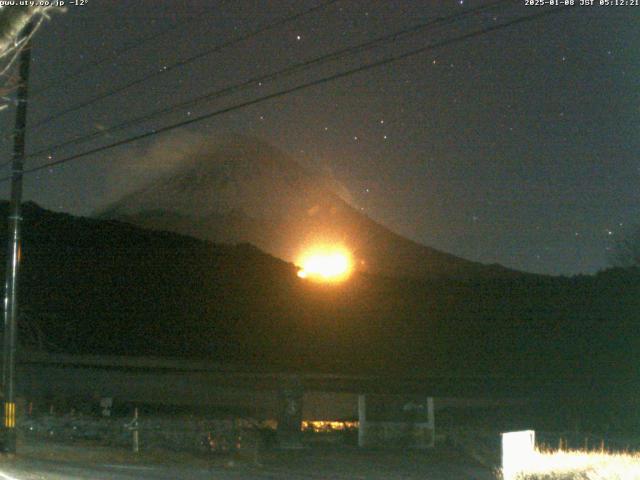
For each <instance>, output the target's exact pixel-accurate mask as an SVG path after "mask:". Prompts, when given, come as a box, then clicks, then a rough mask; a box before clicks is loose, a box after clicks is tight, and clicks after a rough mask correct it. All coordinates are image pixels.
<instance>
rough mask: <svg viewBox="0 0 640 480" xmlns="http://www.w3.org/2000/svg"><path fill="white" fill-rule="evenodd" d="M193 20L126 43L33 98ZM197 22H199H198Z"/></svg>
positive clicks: (53, 83)
mask: <svg viewBox="0 0 640 480" xmlns="http://www.w3.org/2000/svg"><path fill="white" fill-rule="evenodd" d="M200 20H202V18H201V19H200ZM190 21H191V20H190V19H189V20H183V21H181V22H178V23H176V24H174V25H171V26H170V27H167V28H163V29H161V30H160V31H158V32H155V33H152V34H151V35H149V36H148V37H143V38H140V39H136V40H132V41H131V42H129V43H125V44H124V45H123V46H122V47H120V48H118V49H116V50H114V51H113V53H112V54H111V55H106V56H104V57H102V58H101V59H98V60H93V61H91V62H87V63H85V64H84V65H81V66H80V67H79V68H78V69H76V70H74V71H73V72H71V73H69V74H64V75H60V76H59V77H57V78H54V79H53V80H50V81H49V85H47V86H45V87H42V88H41V89H39V90H36V91H35V92H34V93H33V94H32V96H37V95H41V94H42V93H44V92H47V91H49V90H51V89H52V88H56V87H59V86H60V85H66V84H67V83H68V82H69V80H71V79H73V78H75V77H78V76H80V75H83V74H84V73H86V72H88V71H90V70H93V69H94V68H96V67H99V66H100V65H103V64H105V63H107V62H111V61H113V60H116V59H117V58H118V57H120V56H122V55H124V54H125V53H127V52H129V51H131V50H135V49H137V48H140V47H142V46H144V45H145V44H147V43H149V42H151V41H153V40H155V39H156V38H158V37H162V36H164V35H166V34H167V33H169V32H171V31H172V30H176V29H177V28H179V27H181V26H182V25H185V24H186V23H189V22H190ZM196 21H197V20H196Z"/></svg>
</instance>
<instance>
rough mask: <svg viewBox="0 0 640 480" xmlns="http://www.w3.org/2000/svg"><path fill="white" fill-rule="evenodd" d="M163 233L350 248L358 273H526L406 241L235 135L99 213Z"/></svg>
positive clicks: (285, 160)
mask: <svg viewBox="0 0 640 480" xmlns="http://www.w3.org/2000/svg"><path fill="white" fill-rule="evenodd" d="M98 215H99V217H101V218H105V219H116V220H121V221H124V222H128V223H131V224H134V225H138V226H142V227H145V228H150V229H154V230H167V231H173V232H177V233H181V234H185V235H189V236H193V237H196V238H200V239H204V240H210V241H213V242H219V243H231V244H236V243H250V244H253V245H255V246H257V247H258V248H260V249H262V250H264V251H266V252H268V253H270V254H272V255H275V256H277V257H279V258H282V259H284V260H286V261H290V262H293V263H296V262H297V261H298V258H299V256H300V254H301V253H302V252H303V251H304V250H306V249H308V248H310V247H313V246H317V245H327V244H331V245H334V244H340V245H342V246H344V247H346V248H347V249H348V250H349V251H350V252H351V253H352V256H353V258H354V260H355V264H356V268H357V269H358V270H359V271H363V272H367V273H374V274H383V275H388V276H396V277H398V276H401V277H411V278H480V277H483V278H486V277H490V278H491V277H503V276H512V275H517V274H518V273H517V272H514V271H512V270H509V269H507V268H505V267H502V266H500V265H482V264H480V263H476V262H472V261H468V260H465V259H462V258H459V257H456V256H454V255H451V254H448V253H444V252H441V251H438V250H435V249H433V248H429V247H426V246H424V245H420V244H418V243H416V242H413V241H411V240H409V239H406V238H404V237H402V236H400V235H398V234H396V233H394V232H392V231H391V230H389V229H388V228H386V227H384V226H383V225H380V224H379V223H377V222H375V221H374V220H372V219H371V218H369V217H367V216H366V215H364V214H362V213H361V212H359V211H358V210H357V209H356V208H354V207H353V206H351V205H350V204H349V203H348V202H347V201H345V200H344V199H343V198H342V197H341V196H340V195H338V194H337V193H336V189H335V185H334V184H332V182H331V181H330V180H329V179H328V178H326V177H323V176H322V175H317V174H314V173H312V172H311V171H309V170H307V169H305V168H304V167H303V166H301V165H300V164H299V163H297V162H296V161H295V160H293V159H292V158H290V157H289V156H287V155H286V154H285V153H283V152H282V151H280V150H279V149H277V148H275V147H273V146H271V145H269V144H267V143H265V142H262V141H260V140H256V139H253V138H248V137H243V136H234V137H232V138H230V139H228V140H226V141H225V142H221V143H217V144H214V143H206V144H205V145H204V146H203V147H201V148H198V149H194V150H193V152H192V153H191V154H190V155H189V156H188V158H187V159H186V161H185V162H183V164H182V165H181V166H180V167H179V168H177V169H173V170H172V171H171V172H168V173H167V174H165V175H163V176H161V177H159V178H156V179H154V180H153V181H150V182H148V183H147V184H146V185H144V186H143V187H141V188H138V189H136V190H134V191H133V192H130V193H129V194H127V195H126V196H124V197H123V198H121V199H119V200H118V201H116V202H114V203H113V204H111V205H109V206H108V207H107V208H105V209H103V210H102V211H101V212H99V214H98Z"/></svg>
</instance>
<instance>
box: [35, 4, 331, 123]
mask: <svg viewBox="0 0 640 480" xmlns="http://www.w3.org/2000/svg"><path fill="white" fill-rule="evenodd" d="M338 1H339V0H326V1H324V2H322V3H321V4H320V5H317V6H315V7H312V8H309V9H307V10H304V11H302V12H298V13H295V14H293V15H290V16H287V17H283V18H280V19H278V20H276V21H274V22H271V23H268V24H266V25H263V26H261V27H258V28H257V29H255V30H252V31H251V32H249V33H246V34H245V35H242V36H240V37H238V38H235V39H233V40H229V41H226V42H223V43H221V44H219V45H216V46H214V47H213V48H210V49H208V50H205V51H204V52H200V53H197V54H195V55H192V56H191V57H188V58H185V59H183V60H179V61H177V62H175V63H173V64H171V65H167V66H164V67H162V68H161V69H160V70H155V71H153V72H151V73H149V74H147V75H145V76H143V77H139V78H137V79H135V80H132V81H131V82H129V83H127V84H125V85H122V86H120V87H117V88H114V89H112V90H109V91H107V92H104V93H101V94H100V95H97V96H95V97H93V98H90V99H89V100H85V101H83V102H80V103H77V104H75V105H72V106H71V107H68V108H66V109H64V110H61V111H60V112H58V113H54V114H51V115H49V116H47V117H44V118H43V119H41V120H40V121H38V122H36V123H35V124H34V125H32V127H31V128H32V129H35V128H38V127H41V126H42V125H45V124H47V123H50V122H51V121H53V120H55V119H56V118H59V117H61V116H63V115H66V114H68V113H71V112H75V111H76V110H80V109H81V108H84V107H86V106H89V105H91V104H92V103H95V102H97V101H99V100H104V99H105V98H108V97H111V96H113V95H117V94H118V93H121V92H123V91H125V90H127V89H129V88H131V87H134V86H136V85H140V84H142V83H145V82H147V81H149V80H151V79H152V78H155V77H157V76H159V75H162V74H164V73H167V72H169V71H171V70H174V69H176V68H181V67H184V66H185V65H188V64H190V63H192V62H195V61H196V60H199V59H200V58H203V57H206V56H208V55H211V54H213V53H215V52H219V51H220V50H223V49H225V48H227V47H230V46H233V45H236V44H238V43H241V42H244V41H245V40H249V39H250V38H252V37H255V36H257V35H259V34H261V33H264V32H266V31H268V30H272V29H274V28H276V27H279V26H282V25H285V24H287V23H290V22H293V21H295V20H298V19H300V18H302V17H305V16H307V15H310V14H312V13H315V12H316V11H318V10H321V9H323V8H326V7H328V6H330V5H332V4H334V3H336V2H338Z"/></svg>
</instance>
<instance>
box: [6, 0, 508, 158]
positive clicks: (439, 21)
mask: <svg viewBox="0 0 640 480" xmlns="http://www.w3.org/2000/svg"><path fill="white" fill-rule="evenodd" d="M508 3H512V2H511V0H498V1H495V2H492V3H491V4H488V5H484V6H482V7H477V8H474V9H471V10H466V11H464V12H460V13H457V14H454V15H449V16H446V17H438V18H436V19H433V20H430V21H428V22H424V23H421V24H417V25H413V26H411V27H408V28H406V29H403V30H400V31H397V32H393V33H390V34H386V35H382V36H380V37H377V38H374V39H372V40H369V41H367V42H364V43H361V44H358V45H354V46H351V47H346V48H343V49H340V50H338V51H335V52H331V53H328V54H325V55H321V56H319V57H315V58H313V59H310V60H305V61H303V62H299V63H297V64H294V65H291V66H289V67H286V68H284V69H282V70H279V71H276V72H272V73H269V74H264V75H260V76H257V77H253V78H250V79H249V80H245V81H243V82H240V83H237V84H235V85H230V86H227V87H224V88H222V89H219V90H214V91H210V92H208V93H205V94H203V95H199V96H197V97H195V98H191V99H189V100H186V101H183V102H180V103H177V104H174V105H171V106H169V107H164V108H160V109H158V110H154V111H153V112H150V113H147V114H144V115H142V116H139V117H136V118H132V119H129V120H126V121H124V122H122V123H119V124H117V125H114V126H112V127H109V128H107V129H103V130H101V131H98V132H93V133H90V134H87V135H81V136H78V137H75V138H72V139H70V140H66V141H64V142H61V143H59V144H57V145H53V146H49V147H46V148H42V149H40V150H37V151H35V152H32V153H30V154H29V155H27V158H34V157H38V156H41V155H44V154H48V153H51V152H53V151H56V150H59V149H61V148H63V147H68V146H71V145H77V144H79V143H84V142H87V141H89V140H91V139H94V138H96V137H100V136H102V135H107V134H109V133H112V132H116V131H118V130H122V129H124V128H127V127H130V126H134V125H137V124H140V123H142V122H145V121H147V120H152V119H154V118H156V117H159V116H162V115H166V114H168V113H172V112H175V111H177V110H180V109H182V108H185V107H188V106H191V105H195V104H197V103H200V102H202V101H208V100H212V99H216V98H220V97H224V96H226V95H230V94H232V93H235V92H237V91H240V90H242V89H244V88H247V87H250V86H255V85H258V84H260V83H262V82H267V81H273V80H275V79H277V78H279V77H283V76H288V75H291V74H293V73H298V72H301V71H303V70H305V69H307V68H309V67H312V66H317V65H321V64H323V63H326V62H329V61H332V60H336V59H338V58H340V57H342V56H346V55H349V54H352V53H356V52H362V51H365V50H367V49H371V48H375V47H376V46H378V45H380V44H382V43H384V42H388V41H390V40H397V39H398V38H400V37H404V36H407V35H410V34H414V33H418V32H420V31H422V30H425V29H427V28H428V27H432V26H435V25H445V24H447V23H452V22H454V21H458V20H460V19H463V18H465V17H468V16H472V15H476V14H478V13H482V12H484V11H486V10H493V9H494V8H496V7H498V6H501V5H503V4H508ZM0 167H2V165H1V164H0Z"/></svg>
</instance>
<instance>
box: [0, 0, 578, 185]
mask: <svg viewBox="0 0 640 480" xmlns="http://www.w3.org/2000/svg"><path fill="white" fill-rule="evenodd" d="M568 8H571V7H568V6H563V7H559V8H554V9H550V10H545V11H543V12H539V13H535V14H532V15H526V16H524V17H519V18H517V19H514V20H511V21H509V22H505V23H501V24H499V25H494V26H491V27H485V28H483V29H480V30H476V31H474V32H470V33H466V34H464V35H460V36H458V37H454V38H450V39H446V40H442V41H439V42H435V43H433V44H430V45H426V46H424V47H420V48H418V49H414V50H410V51H408V52H405V53H403V54H400V55H394V56H390V57H387V58H384V59H382V60H378V61H375V62H371V63H368V64H365V65H361V66H359V67H356V68H353V69H350V70H346V71H344V72H340V73H336V74H333V75H329V76H327V77H323V78H321V79H318V80H313V81H310V82H306V83H303V84H301V85H297V86H295V87H291V88H288V89H285V90H281V91H279V92H275V93H271V94H269V95H265V96H262V97H258V98H256V99H253V100H248V101H245V102H242V103H239V104H236V105H233V106H230V107H226V108H223V109H220V110H216V111H214V112H210V113H207V114H204V115H200V116H199V117H195V118H191V119H188V120H183V121H182V122H178V123H174V124H171V125H167V126H165V127H161V128H158V129H155V130H152V131H150V132H146V133H142V134H140V135H135V136H133V137H129V138H126V139H123V140H119V141H117V142H113V143H110V144H108V145H103V146H101V147H97V148H93V149H91V150H87V151H85V152H81V153H77V154H75V155H71V156H68V157H65V158H62V159H60V160H56V161H53V162H48V163H45V164H43V165H39V166H37V167H32V168H30V169H26V170H25V171H24V174H29V173H33V172H37V171H40V170H44V169H45V168H50V167H54V166H58V165H62V164H64V163H68V162H71V161H73V160H77V159H79V158H82V157H86V156H88V155H92V154H95V153H100V152H103V151H105V150H110V149H112V148H115V147H119V146H122V145H126V144H128V143H132V142H135V141H138V140H142V139H144V138H148V137H152V136H154V135H158V134H160V133H165V132H168V131H171V130H175V129H176V128H180V127H184V126H187V125H191V124H193V123H197V122H201V121H203V120H207V119H210V118H213V117H216V116H218V115H222V114H225V113H229V112H232V111H234V110H239V109H241V108H244V107H248V106H251V105H255V104H257V103H262V102H265V101H267V100H272V99H274V98H278V97H282V96H285V95H289V94H291V93H294V92H298V91H300V90H304V89H307V88H310V87H313V86H317V85H321V84H324V83H327V82H332V81H335V80H339V79H341V78H345V77H349V76H351V75H354V74H356V73H361V72H364V71H367V70H371V69H373V68H377V67H381V66H383V65H388V64H390V63H393V62H397V61H400V60H404V59H406V58H409V57H412V56H415V55H419V54H421V53H424V52H427V51H430V50H433V49H436V48H441V47H445V46H448V45H452V44H454V43H458V42H461V41H465V40H468V39H470V38H474V37H479V36H481V35H485V34H487V33H491V32H494V31H497V30H501V29H503V28H506V27H510V26H513V25H516V24H520V23H525V22H529V21H532V20H536V19H539V18H542V17H545V16H548V15H551V14H555V13H559V12H561V11H564V10H566V9H568ZM9 179H11V177H10V176H8V177H2V178H0V182H4V181H7V180H9Z"/></svg>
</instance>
